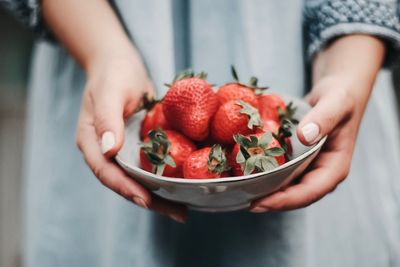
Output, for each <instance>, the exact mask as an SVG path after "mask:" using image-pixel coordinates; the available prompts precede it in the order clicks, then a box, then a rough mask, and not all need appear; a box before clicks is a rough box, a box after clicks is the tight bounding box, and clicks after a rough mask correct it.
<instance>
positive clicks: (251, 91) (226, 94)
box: [217, 66, 267, 108]
mask: <svg viewBox="0 0 400 267" xmlns="http://www.w3.org/2000/svg"><path fill="white" fill-rule="evenodd" d="M231 72H232V76H233V79H234V80H235V81H234V82H231V83H226V84H224V85H222V86H221V87H220V88H219V90H218V91H217V97H218V100H219V102H220V104H225V103H226V102H229V101H231V100H239V99H240V100H243V101H245V102H247V103H249V104H250V105H252V106H253V107H256V108H258V99H257V95H256V91H257V92H258V91H259V90H264V89H267V87H258V86H257V82H258V79H257V78H256V77H251V78H250V82H249V84H248V85H246V84H243V83H240V81H239V77H238V75H237V72H236V70H235V68H234V67H233V66H231Z"/></svg>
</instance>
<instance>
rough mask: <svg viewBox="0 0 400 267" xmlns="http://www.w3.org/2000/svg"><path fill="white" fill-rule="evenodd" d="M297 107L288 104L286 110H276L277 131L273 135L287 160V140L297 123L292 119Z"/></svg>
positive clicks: (290, 103) (291, 103)
mask: <svg viewBox="0 0 400 267" xmlns="http://www.w3.org/2000/svg"><path fill="white" fill-rule="evenodd" d="M296 110H297V107H294V106H293V102H289V104H288V105H287V106H286V110H283V109H281V108H280V107H279V108H278V114H279V124H280V126H279V130H278V133H277V134H274V138H275V139H276V140H278V142H279V144H280V145H281V146H282V148H283V149H284V150H285V151H286V153H285V158H286V160H289V157H288V146H289V144H288V143H287V140H288V138H290V137H291V136H292V129H293V128H294V126H295V125H296V124H298V123H299V121H298V120H297V119H295V118H294V114H295V113H296Z"/></svg>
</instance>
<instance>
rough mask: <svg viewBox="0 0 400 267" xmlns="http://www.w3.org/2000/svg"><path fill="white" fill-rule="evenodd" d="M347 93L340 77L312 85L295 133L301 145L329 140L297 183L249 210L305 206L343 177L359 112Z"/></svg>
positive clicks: (258, 202) (357, 125) (359, 117)
mask: <svg viewBox="0 0 400 267" xmlns="http://www.w3.org/2000/svg"><path fill="white" fill-rule="evenodd" d="M350 92H351V90H350V88H347V87H346V85H343V84H342V83H341V79H340V77H326V78H324V79H322V80H320V82H318V83H317V84H316V85H315V87H314V88H313V90H312V92H311V93H310V95H309V96H308V97H307V100H308V102H309V103H310V105H311V106H313V108H312V110H311V111H310V112H309V113H308V114H307V116H306V117H304V119H303V120H302V121H301V122H300V124H299V126H298V128H297V135H298V137H299V139H300V141H301V142H302V143H304V144H313V143H315V142H316V141H318V140H320V139H321V138H322V137H323V136H325V135H328V136H329V137H328V140H327V142H326V144H325V145H324V147H323V148H322V150H321V152H320V154H319V155H318V156H317V159H316V160H315V161H314V162H313V163H312V165H311V166H310V167H311V168H310V171H309V172H307V173H306V174H305V175H304V176H303V177H302V179H301V182H300V183H299V184H296V185H293V186H289V187H288V188H286V189H284V190H282V191H279V192H276V193H274V194H272V195H270V196H267V197H265V198H263V199H260V200H258V201H256V202H255V203H253V208H252V209H251V211H252V212H265V211H283V210H291V209H297V208H303V207H306V206H308V205H310V204H312V203H314V202H315V201H317V200H319V199H321V198H322V197H323V196H325V195H326V194H328V193H330V192H332V191H333V190H334V189H335V188H336V186H337V185H338V184H339V183H340V182H342V181H343V180H344V179H345V178H346V176H347V174H348V173H349V169H350V163H351V158H352V154H353V150H354V144H355V141H356V136H357V131H358V127H359V124H360V120H361V115H362V114H361V112H359V108H358V107H357V101H356V99H355V98H354V96H352V95H351V93H350Z"/></svg>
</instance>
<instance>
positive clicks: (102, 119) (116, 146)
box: [94, 94, 124, 157]
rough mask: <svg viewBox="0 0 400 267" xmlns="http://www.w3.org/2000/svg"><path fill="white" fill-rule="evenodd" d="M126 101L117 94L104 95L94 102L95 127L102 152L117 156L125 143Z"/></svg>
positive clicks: (108, 155) (109, 155)
mask: <svg viewBox="0 0 400 267" xmlns="http://www.w3.org/2000/svg"><path fill="white" fill-rule="evenodd" d="M123 112H124V101H123V98H122V97H118V96H116V95H115V94H102V95H100V96H98V98H97V99H96V101H94V113H95V114H94V127H95V129H96V133H97V136H98V138H99V140H100V146H101V152H102V153H103V154H104V155H106V156H107V157H112V156H115V155H116V154H117V153H118V151H119V150H120V149H121V146H122V144H123V142H124V117H123Z"/></svg>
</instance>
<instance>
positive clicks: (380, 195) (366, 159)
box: [25, 0, 400, 267]
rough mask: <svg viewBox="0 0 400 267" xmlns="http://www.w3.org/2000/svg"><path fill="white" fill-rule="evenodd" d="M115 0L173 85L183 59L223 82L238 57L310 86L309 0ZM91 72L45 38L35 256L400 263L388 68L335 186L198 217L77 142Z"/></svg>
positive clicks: (34, 191) (158, 71)
mask: <svg viewBox="0 0 400 267" xmlns="http://www.w3.org/2000/svg"><path fill="white" fill-rule="evenodd" d="M313 2H315V3H314V4H318V3H317V2H319V1H313ZM115 3H116V6H117V8H118V10H119V12H120V13H121V16H122V18H123V19H124V23H125V25H126V27H127V29H128V30H129V33H130V35H131V36H132V38H133V40H134V42H135V44H136V45H137V47H138V48H139V49H140V51H141V54H142V55H143V58H144V60H145V61H146V64H147V66H148V69H149V71H150V74H151V77H152V80H153V81H154V83H155V85H156V87H157V88H158V91H159V94H160V95H162V94H163V93H165V91H164V89H163V86H162V84H163V82H165V81H169V80H170V79H171V78H172V77H173V75H174V72H175V70H176V69H181V68H182V67H185V66H187V65H190V66H192V67H193V68H194V69H196V70H203V69H204V70H207V71H208V72H209V73H210V81H211V82H212V83H215V82H219V83H220V82H223V81H228V80H229V79H230V77H229V76H230V74H229V65H230V64H232V63H233V64H235V65H236V66H237V69H238V72H239V73H240V76H241V77H249V76H250V75H251V74H254V75H256V76H258V77H259V78H260V81H261V83H263V84H268V85H269V86H271V87H272V88H273V89H274V90H277V91H279V92H282V93H287V94H293V95H302V94H303V92H304V91H305V90H306V89H308V88H305V86H304V67H303V66H304V57H303V54H302V51H303V36H302V22H303V2H302V1H300V0H293V1H272V0H271V1H265V0H253V1H240V0H202V1H195V0H192V1H176V2H175V1H172V0H164V1H156V0H146V1H139V0H117V1H115ZM177 16H178V17H177ZM179 16H181V17H179ZM182 23H186V25H182ZM185 33H186V35H185ZM182 50H183V51H184V52H183V53H184V54H185V56H184V57H183V56H182V54H180V51H182ZM84 83H85V75H84V73H83V72H82V70H81V69H80V68H79V66H77V64H76V63H75V62H74V61H73V59H72V58H71V57H70V56H69V55H68V54H67V53H66V51H64V50H63V48H61V47H60V46H58V45H52V44H49V43H47V42H43V41H42V42H38V43H37V45H36V49H35V56H34V60H33V65H32V79H31V86H30V87H31V92H30V98H29V111H28V115H29V119H28V126H27V151H26V160H25V163H26V164H25V184H26V187H25V192H26V201H25V203H26V209H25V214H26V220H25V221H26V237H25V240H26V246H25V248H26V250H25V252H26V253H25V263H26V266H33V267H36V266H39V267H47V266H49V267H50V266H51V267H53V266H85V267H86V266H100V267H101V266H135V267H136V266H138V267H141V266H143V267H152V266H155V267H158V266H160V267H161V266H162V267H168V266H171V267H172V266H174V267H175V266H193V267H195V266H210V267H214V266H215V267H219V266H229V267H235V266H240V267H242V266H254V267H258V266H300V267H301V266H307V267H309V266H310V267H313V266H316V267H317V266H328V267H329V266H371V267H372V266H400V227H399V222H400V180H399V179H398V177H399V175H400V164H399V163H400V153H399V152H400V143H399V140H400V135H399V129H400V128H399V125H398V124H397V122H398V117H397V113H396V103H395V102H394V100H393V99H394V95H393V87H392V84H391V82H390V73H388V71H383V72H382V73H381V74H380V76H379V78H378V80H377V84H376V87H375V89H374V93H373V95H372V97H371V101H370V103H369V106H368V109H367V112H366V115H365V119H364V121H363V124H362V126H361V130H360V136H359V139H358V142H357V145H356V150H355V155H354V159H353V165H352V170H351V173H350V175H349V177H348V179H347V180H346V181H345V182H344V183H343V184H342V185H341V186H340V187H339V188H338V189H337V190H336V191H335V192H334V193H333V194H330V195H329V196H327V197H325V198H324V199H322V200H321V201H319V202H318V203H316V204H314V205H312V206H311V207H308V208H306V209H302V210H298V211H293V212H285V213H267V214H249V213H246V212H238V213H229V214H204V213H197V212H190V214H189V220H188V222H187V224H186V225H179V224H177V223H175V222H173V221H170V220H169V219H167V218H163V217H161V216H160V215H157V214H154V213H152V212H149V211H145V210H142V209H140V208H137V207H135V206H134V205H133V204H131V203H129V202H127V201H125V200H124V199H122V198H120V197H119V196H117V195H116V194H114V193H112V192H111V191H109V190H108V189H106V188H104V187H103V186H102V185H101V184H100V183H99V182H98V181H97V180H96V178H95V177H93V174H92V173H91V171H90V170H89V169H88V168H87V166H86V165H85V163H84V161H83V159H82V156H81V155H80V153H79V152H78V150H77V149H76V147H75V141H74V135H75V126H76V123H77V117H78V113H79V108H80V101H81V96H82V90H83V89H82V88H83V87H84ZM382 140H384V141H382ZM371 151H373V153H372V152H371Z"/></svg>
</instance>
